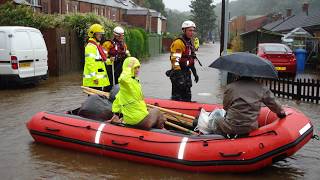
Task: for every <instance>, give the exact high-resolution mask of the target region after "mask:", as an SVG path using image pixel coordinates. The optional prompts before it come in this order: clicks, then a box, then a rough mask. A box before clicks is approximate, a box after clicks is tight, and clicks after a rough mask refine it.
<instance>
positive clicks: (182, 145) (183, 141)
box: [178, 137, 188, 159]
mask: <svg viewBox="0 0 320 180" xmlns="http://www.w3.org/2000/svg"><path fill="white" fill-rule="evenodd" d="M187 141H188V138H187V137H184V138H182V141H181V143H180V147H179V153H178V159H183V155H184V150H185V148H186V145H187Z"/></svg>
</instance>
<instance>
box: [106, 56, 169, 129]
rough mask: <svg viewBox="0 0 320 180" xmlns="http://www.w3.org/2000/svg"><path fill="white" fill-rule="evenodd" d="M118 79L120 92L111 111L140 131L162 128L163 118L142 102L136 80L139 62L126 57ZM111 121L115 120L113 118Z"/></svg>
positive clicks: (139, 86) (155, 110)
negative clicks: (120, 115)
mask: <svg viewBox="0 0 320 180" xmlns="http://www.w3.org/2000/svg"><path fill="white" fill-rule="evenodd" d="M122 69H123V70H122V73H121V75H120V77H119V80H118V82H119V86H120V90H119V92H118V93H117V95H116V98H115V100H114V102H113V105H112V111H113V112H114V113H115V114H117V113H120V114H122V116H123V117H122V119H123V122H124V123H125V124H127V125H130V126H134V127H137V128H140V129H145V130H149V129H151V128H159V129H163V128H164V123H165V118H164V117H163V114H162V113H161V112H160V111H159V110H158V109H155V108H154V109H150V110H149V111H148V109H147V105H146V103H145V101H144V96H143V92H142V87H141V84H140V82H139V79H138V74H139V72H140V62H139V60H138V59H136V58H135V57H127V58H126V59H125V60H124V62H123V66H122ZM113 119H116V117H114V118H113Z"/></svg>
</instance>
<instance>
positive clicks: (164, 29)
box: [161, 19, 167, 32]
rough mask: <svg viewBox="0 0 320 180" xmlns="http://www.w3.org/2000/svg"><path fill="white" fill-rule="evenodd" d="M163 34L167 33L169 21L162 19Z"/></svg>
mask: <svg viewBox="0 0 320 180" xmlns="http://www.w3.org/2000/svg"><path fill="white" fill-rule="evenodd" d="M161 32H167V20H165V19H162V26H161Z"/></svg>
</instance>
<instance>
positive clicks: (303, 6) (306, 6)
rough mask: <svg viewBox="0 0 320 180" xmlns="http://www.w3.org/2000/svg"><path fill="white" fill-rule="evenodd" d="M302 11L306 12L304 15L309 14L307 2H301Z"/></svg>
mask: <svg viewBox="0 0 320 180" xmlns="http://www.w3.org/2000/svg"><path fill="white" fill-rule="evenodd" d="M302 11H303V12H304V13H306V15H307V16H308V15H309V3H307V2H306V3H303V5H302Z"/></svg>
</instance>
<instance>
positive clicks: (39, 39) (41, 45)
mask: <svg viewBox="0 0 320 180" xmlns="http://www.w3.org/2000/svg"><path fill="white" fill-rule="evenodd" d="M30 37H31V39H32V47H33V48H34V49H45V47H46V44H45V42H44V40H43V36H42V34H41V33H39V32H34V31H32V32H30Z"/></svg>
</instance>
